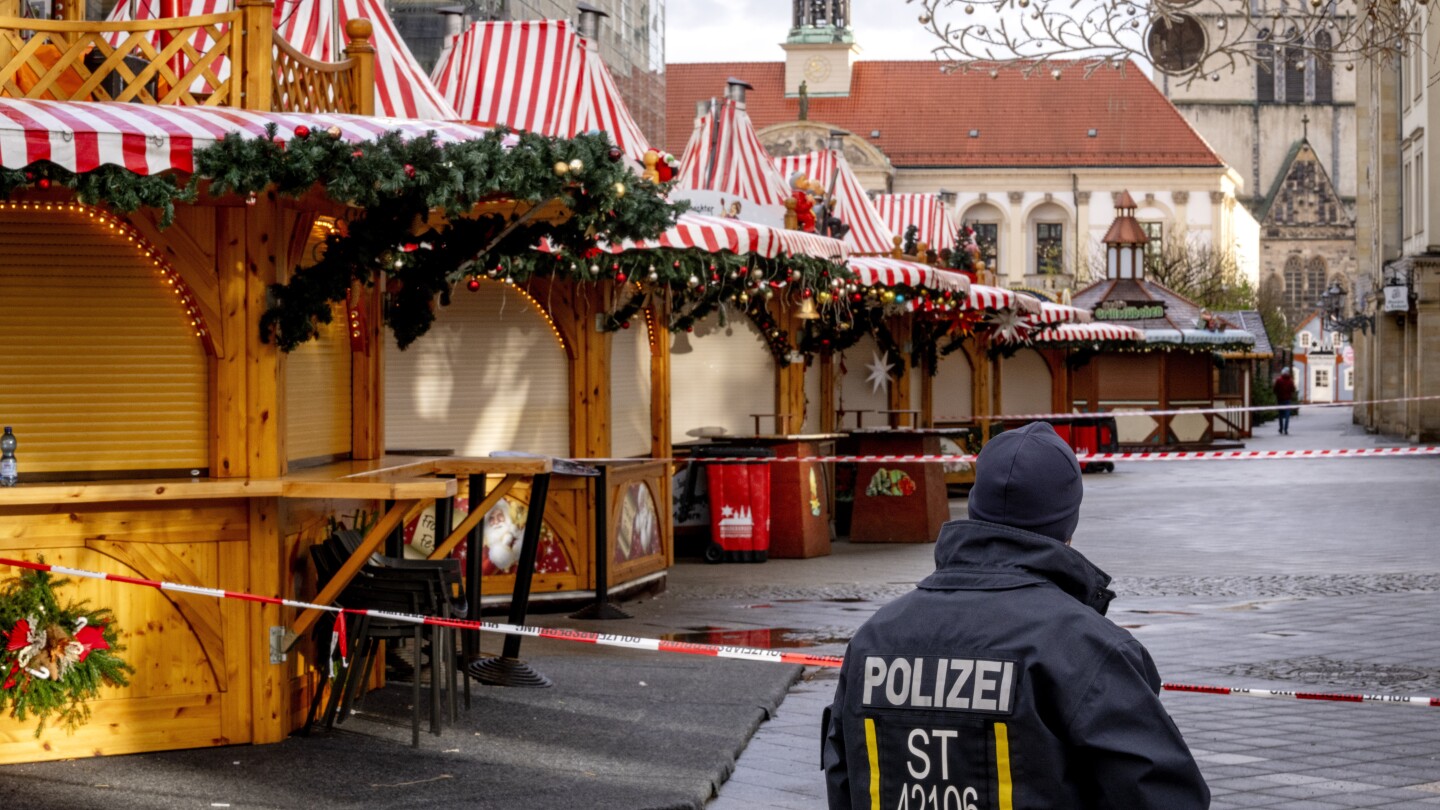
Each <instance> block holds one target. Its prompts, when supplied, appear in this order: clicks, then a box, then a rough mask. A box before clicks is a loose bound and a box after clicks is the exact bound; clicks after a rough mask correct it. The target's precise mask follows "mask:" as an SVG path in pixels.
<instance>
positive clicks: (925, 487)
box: [849, 428, 967, 543]
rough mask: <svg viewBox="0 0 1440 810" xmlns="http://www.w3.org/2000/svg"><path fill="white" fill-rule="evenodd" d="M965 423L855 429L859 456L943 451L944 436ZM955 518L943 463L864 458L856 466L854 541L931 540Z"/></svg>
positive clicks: (853, 434) (957, 433)
mask: <svg viewBox="0 0 1440 810" xmlns="http://www.w3.org/2000/svg"><path fill="white" fill-rule="evenodd" d="M966 432H967V431H966V430H965V429H964V428H958V429H953V428H926V429H918V430H917V429H914V428H876V429H866V430H855V431H851V432H850V434H849V435H850V440H851V441H852V442H853V444H854V448H855V452H856V453H857V454H858V455H860V456H913V455H940V439H941V438H942V437H945V436H961V435H964V434H965V433H966ZM949 519H950V503H949V500H948V499H947V497H946V492H945V470H944V465H942V464H941V463H940V462H938V461H937V462H913V463H893V462H884V461H861V462H859V463H858V464H857V465H856V475H855V500H854V504H853V506H852V507H851V515H850V540H851V542H855V543H931V542H934V540H935V537H936V536H937V535H938V534H939V533H940V526H941V525H942V524H944V523H945V522H946V521H947V520H949Z"/></svg>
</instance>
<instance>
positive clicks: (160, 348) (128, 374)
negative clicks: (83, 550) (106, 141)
mask: <svg viewBox="0 0 1440 810" xmlns="http://www.w3.org/2000/svg"><path fill="white" fill-rule="evenodd" d="M0 256H3V257H4V258H3V261H0V302H3V306H4V310H3V313H0V346H4V351H5V360H4V364H5V367H4V371H3V373H0V424H4V425H10V426H12V427H14V429H15V435H16V438H17V439H18V440H19V447H18V449H17V452H16V458H17V460H18V462H19V470H20V478H21V480H22V481H23V480H25V475H26V474H27V473H65V472H98V471H132V470H181V471H183V472H185V473H188V472H189V471H190V470H191V469H197V468H204V467H207V466H208V465H209V462H208V457H209V437H210V412H209V390H210V385H209V361H208V359H207V357H206V354H205V350H204V347H203V346H202V345H201V343H200V340H199V338H197V337H196V335H195V330H194V328H193V327H192V326H191V324H190V322H189V318H188V316H187V315H186V313H185V310H184V308H183V307H181V305H180V303H179V301H178V300H177V298H176V297H175V295H174V294H173V292H172V290H171V288H170V287H169V286H167V284H166V281H165V280H164V278H163V277H162V276H161V275H160V274H159V272H157V270H156V268H155V267H154V266H153V265H152V263H151V262H150V260H148V259H146V258H145V255H144V254H143V253H142V252H140V250H139V249H137V248H136V246H135V245H134V244H132V243H130V242H129V241H127V239H126V237H125V236H124V235H122V234H120V233H118V232H117V231H113V230H109V229H107V228H105V227H103V226H102V225H97V224H96V223H95V222H94V221H93V220H91V219H90V217H89V216H87V215H85V214H83V213H79V212H76V211H71V210H61V209H57V210H55V211H46V212H44V213H40V212H38V211H5V212H3V213H0ZM207 269H209V268H207ZM211 272H213V270H211Z"/></svg>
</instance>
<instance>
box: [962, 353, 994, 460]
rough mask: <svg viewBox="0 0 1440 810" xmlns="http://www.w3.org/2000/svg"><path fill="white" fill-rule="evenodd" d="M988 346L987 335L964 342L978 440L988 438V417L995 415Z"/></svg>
mask: <svg viewBox="0 0 1440 810" xmlns="http://www.w3.org/2000/svg"><path fill="white" fill-rule="evenodd" d="M989 347H990V337H989V336H988V335H977V336H976V337H975V339H974V340H973V341H968V342H966V344H965V348H964V351H965V353H966V354H967V355H969V357H970V404H971V410H972V413H973V414H974V415H975V420H976V423H977V424H979V426H980V440H981V441H982V442H985V441H989V439H990V422H991V419H990V417H992V416H994V415H995V410H994V407H993V403H994V398H993V397H992V396H991V386H990V383H991V380H992V376H991V368H990V360H989V358H988V357H987V354H988V353H987V352H986V349H988V348H989Z"/></svg>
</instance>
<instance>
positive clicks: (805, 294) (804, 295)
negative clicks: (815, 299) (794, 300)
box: [800, 289, 813, 298]
mask: <svg viewBox="0 0 1440 810" xmlns="http://www.w3.org/2000/svg"><path fill="white" fill-rule="evenodd" d="M812 294H813V293H811V292H810V290H808V289H806V290H802V291H801V292H800V297H801V298H809V297H810V296H811V295H812Z"/></svg>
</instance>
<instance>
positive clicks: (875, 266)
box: [846, 256, 970, 294]
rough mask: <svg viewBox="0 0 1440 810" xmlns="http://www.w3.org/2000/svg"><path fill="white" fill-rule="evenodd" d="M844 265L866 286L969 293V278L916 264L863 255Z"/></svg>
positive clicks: (902, 260) (926, 265)
mask: <svg viewBox="0 0 1440 810" xmlns="http://www.w3.org/2000/svg"><path fill="white" fill-rule="evenodd" d="M846 264H847V265H848V266H849V267H850V269H851V270H852V271H854V273H855V276H856V278H857V279H859V281H860V283H861V284H864V285H865V286H867V287H894V286H896V285H905V286H907V287H924V288H926V289H929V290H937V291H940V292H944V291H946V290H949V291H953V292H958V293H962V294H963V293H968V292H969V291H970V279H968V278H966V277H965V276H964V275H961V274H960V273H953V272H951V271H949V270H941V269H939V268H938V267H931V266H930V265H928V264H920V263H919V262H907V261H905V260H904V259H890V258H886V257H883V256H866V257H856V258H851V259H850V260H849V261H848V262H846Z"/></svg>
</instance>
